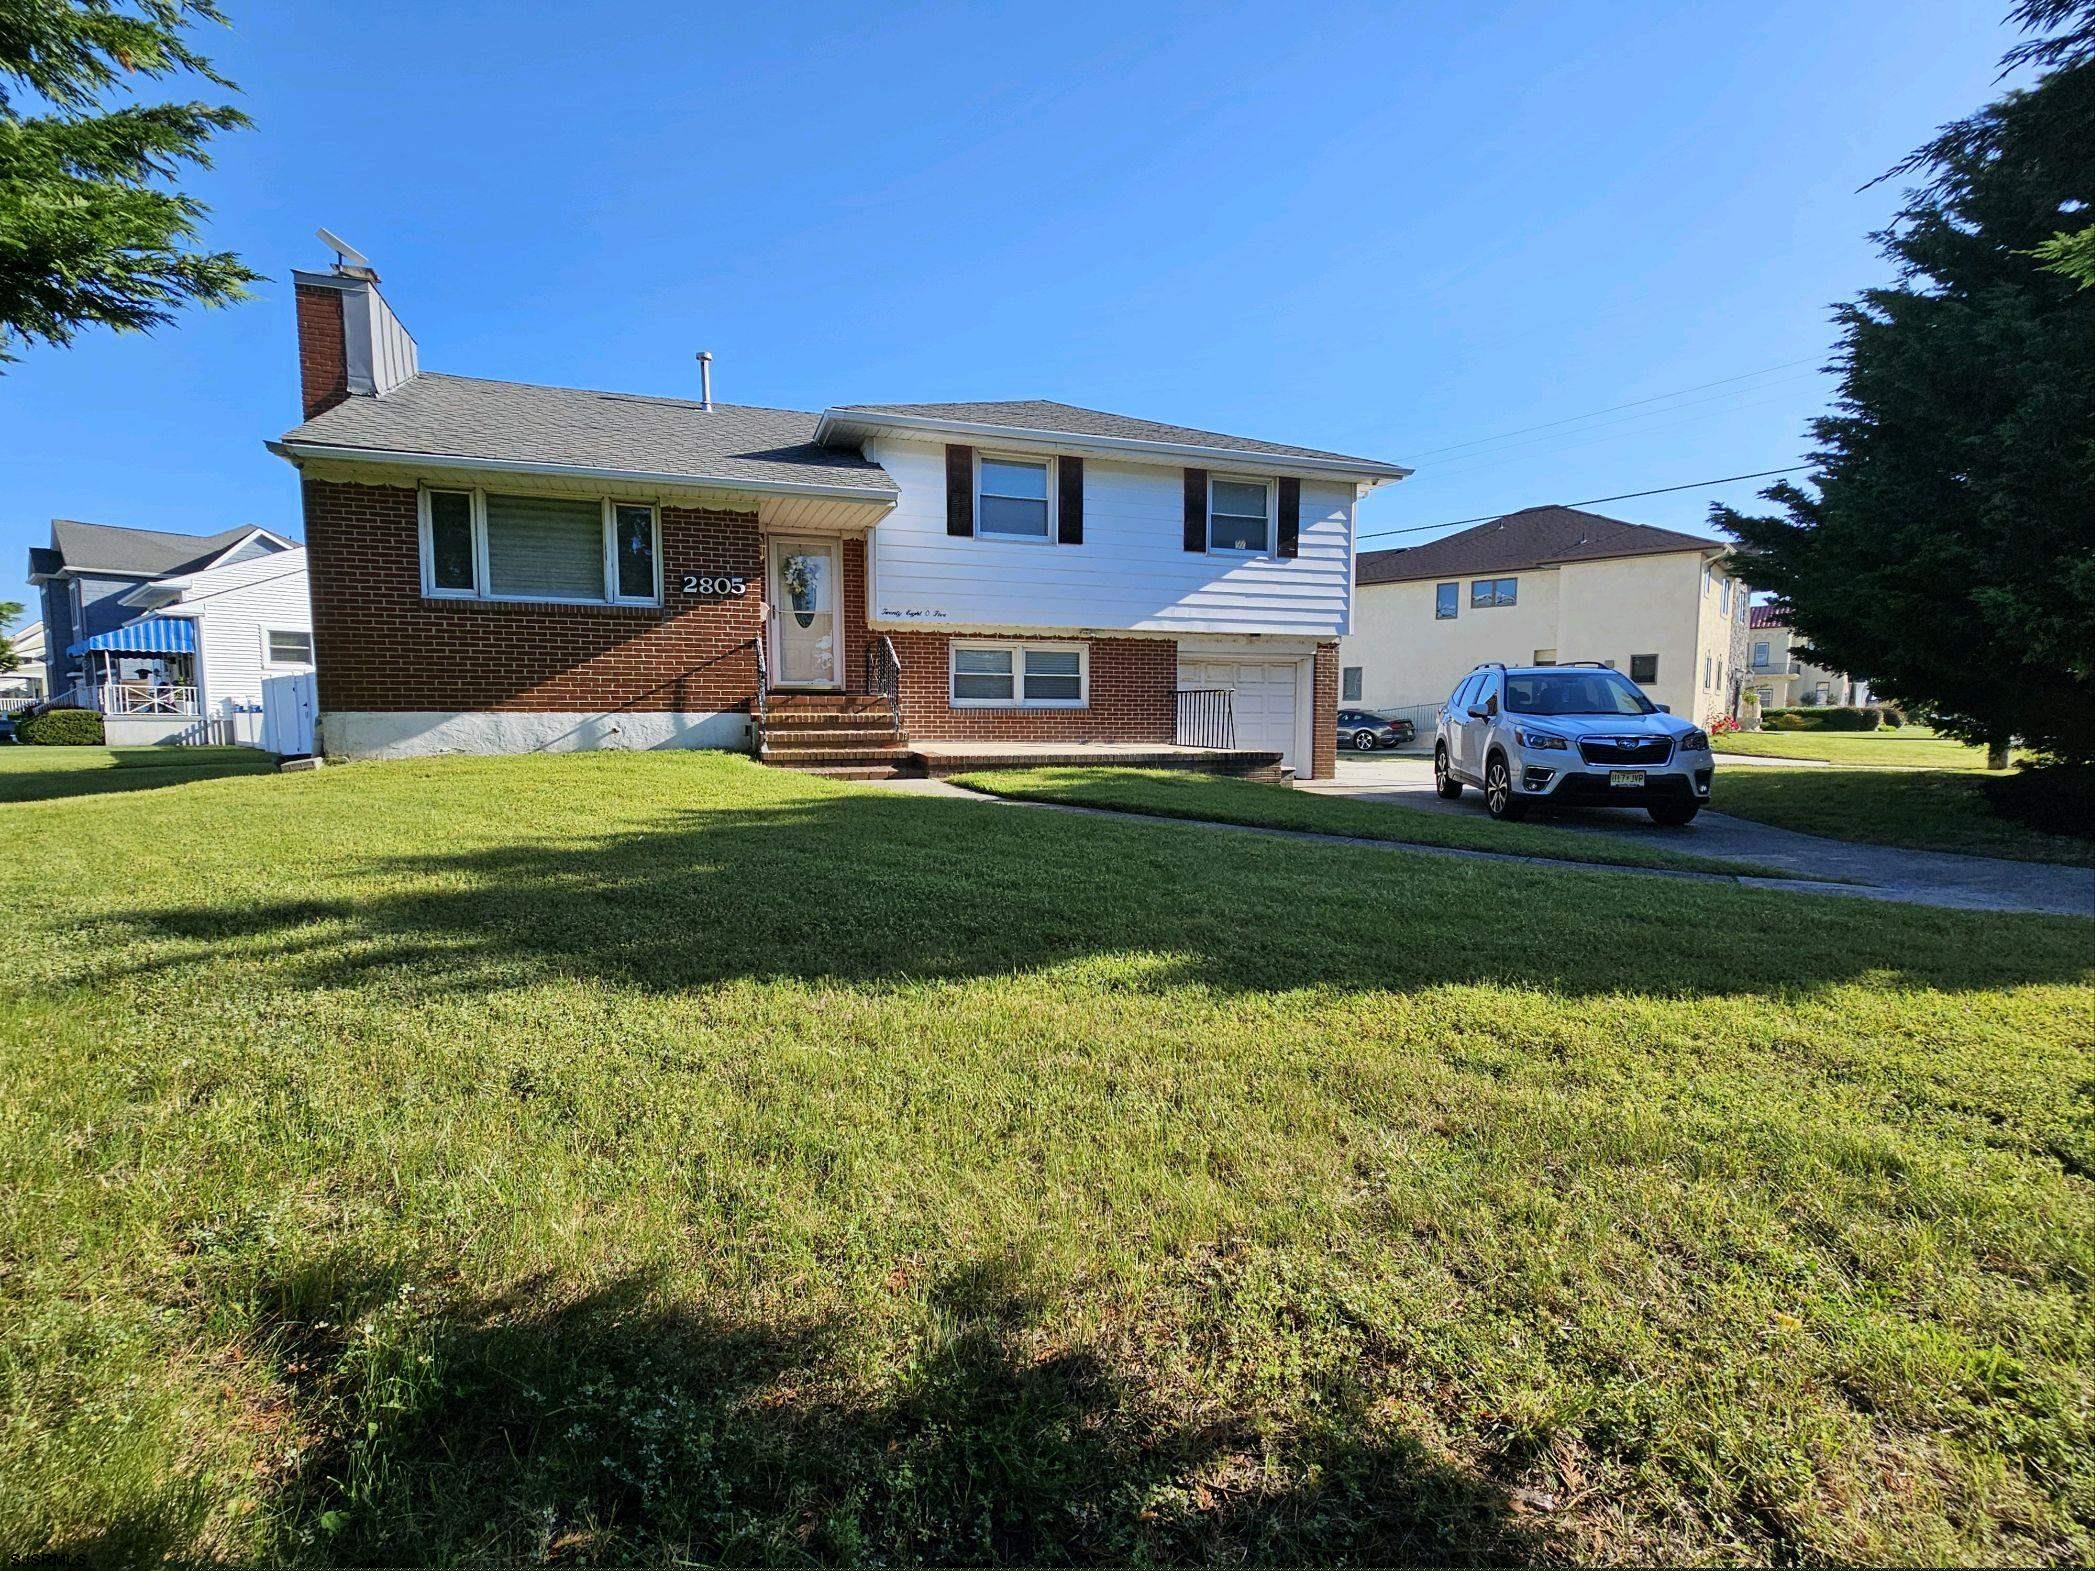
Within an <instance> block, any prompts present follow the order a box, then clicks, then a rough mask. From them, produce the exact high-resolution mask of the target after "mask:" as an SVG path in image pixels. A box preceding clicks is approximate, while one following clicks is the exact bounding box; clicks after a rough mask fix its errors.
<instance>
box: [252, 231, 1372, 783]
mask: <svg viewBox="0 0 2095 1571" xmlns="http://www.w3.org/2000/svg"><path fill="white" fill-rule="evenodd" d="M293 276H294V282H295V296H296V309H297V316H298V343H299V371H300V392H301V398H302V403H303V412H304V420H303V422H302V423H301V424H299V425H297V426H296V427H294V428H293V429H291V430H289V431H287V432H286V433H285V434H284V435H283V436H282V437H281V438H280V439H278V440H276V441H274V442H272V443H270V444H269V445H270V448H271V451H273V452H275V453H277V454H278V455H279V456H281V457H283V458H285V459H287V460H288V461H289V462H291V463H292V464H294V465H295V466H296V467H297V468H298V470H299V472H300V478H301V486H302V494H303V498H304V509H305V540H306V546H307V549H308V551H309V552H310V554H311V557H312V592H313V631H314V638H315V641H316V645H317V654H318V665H319V704H320V719H321V745H322V748H323V750H324V751H325V752H327V753H329V754H331V755H337V756H346V757H398V756H405V755H415V754H426V753H439V752H521V751H543V750H556V749H562V750H564V749H574V748H598V747H612V748H673V747H700V748H734V749H742V748H749V749H752V750H754V751H755V752H756V753H757V754H758V756H759V757H760V758H762V759H764V760H765V761H767V762H773V763H780V764H787V765H791V766H794V767H802V768H809V769H815V770H819V771H821V772H824V773H832V774H844V775H850V776H861V777H863V776H875V775H882V774H887V773H892V772H915V771H917V770H928V771H929V772H932V773H942V772H947V771H948V770H949V769H950V768H951V767H954V761H955V760H956V759H967V758H974V759H977V760H980V759H982V758H988V757H994V758H997V759H1001V760H1003V761H1010V760H1011V759H1012V758H1014V757H1016V756H1018V755H1020V754H1021V753H1023V754H1025V755H1026V756H1028V757H1030V758H1033V759H1038V758H1041V757H1046V756H1062V755H1066V754H1072V753H1077V752H1079V751H1080V750H1083V749H1091V750H1093V751H1092V753H1091V754H1090V755H1088V756H1097V753H1098V751H1100V750H1115V756H1116V757H1118V758H1119V759H1120V760H1121V761H1124V762H1140V761H1148V760H1150V759H1151V758H1152V757H1154V758H1155V759H1157V760H1158V761H1167V759H1168V761H1177V762H1180V763H1185V764H1189V765H1191V766H1193V767H1210V768H1221V767H1235V766H1237V765H1241V766H1242V768H1241V769H1239V770H1238V772H1243V773H1258V772H1263V771H1267V770H1280V769H1292V770H1294V771H1295V772H1296V773H1298V774H1299V775H1303V776H1310V775H1316V774H1329V773H1330V772H1331V770H1332V767H1333V762H1332V761H1333V752H1334V735H1333V732H1332V729H1331V726H1330V724H1329V723H1328V716H1329V713H1330V711H1331V709H1332V708H1333V706H1334V705H1336V703H1337V702H1338V640H1339V638H1340V637H1341V636H1342V635H1343V634H1344V633H1345V632H1346V630H1347V624H1348V617H1349V615H1350V612H1351V607H1352V599H1353V519H1354V506H1355V503H1356V501H1357V499H1358V498H1359V497H1360V495H1361V494H1362V493H1363V492H1364V491H1365V490H1367V489H1368V488H1369V487H1372V486H1375V485H1379V484H1382V483H1384V482H1386V481H1390V480H1396V479H1400V478H1402V477H1403V476H1404V475H1405V474H1407V473H1409V471H1408V470H1406V469H1404V468H1403V467H1402V466H1400V465H1396V464H1391V463H1386V462H1382V461H1380V460H1376V459H1368V458H1354V457H1349V456H1346V455H1344V454H1340V453H1333V452H1326V451H1323V450H1321V449H1316V448H1308V447H1297V446H1292V445H1288V444H1284V443H1276V442H1268V441H1262V440H1256V439H1253V438H1248V437H1239V436H1227V435H1222V434H1219V433H1216V432H1210V431H1202V430H1195V429H1190V428H1187V427H1184V426H1176V425H1168V424H1164V423H1161V422H1158V421H1152V420H1141V419H1134V418H1130V417H1127V416H1123V415H1115V414H1108V413H1105V412H1102V411H1099V410H1094V409H1085V408H1079V407H1076V406H1073V405H1069V404H1062V403H1055V402H1049V401H1045V400H1013V401H1001V402H974V403H906V404H905V403H883V404H869V403H854V404H836V405H832V406H831V407H829V408H828V409H825V410H821V411H801V410H790V409H773V408H763V407H757V406H752V405H746V404H727V403H715V402H714V401H713V399H712V397H711V370H712V368H711V365H710V361H709V360H708V359H707V358H706V357H701V366H702V371H701V378H702V379H701V385H700V387H699V388H698V389H696V391H698V392H699V394H700V396H699V397H698V398H696V399H690V398H664V397H650V396H642V395H637V394H628V393H616V392H594V391H588V390H583V389H575V388H561V387H545V386H538V385H534V384H526V383H518V382H497V381H487V380H483V379H480V378H475V377H466V376H453V375H441V374H438V373H435V372H429V371H424V370H422V369H421V368H420V352H419V350H418V348H417V346H416V344H415V341H414V340H413V338H411V337H410V336H409V335H408V333H407V331H406V329H405V328H404V327H403V326H402V325H401V323H400V321H399V319H398V318H397V317H396V316H395V315H394V314H393V311H392V310H391V308H390V307H389V305H388V304H387V302H386V300H385V299H384V298H383V297H382V296H381V295H380V293H379V289H378V278H377V275H376V274H375V273H373V272H372V271H371V270H370V269H369V268H368V267H366V266H362V265H355V266H352V265H348V264H346V263H337V265H336V266H335V268H334V270H333V271H332V272H327V273H312V272H299V273H296V274H294V275H293Z"/></svg>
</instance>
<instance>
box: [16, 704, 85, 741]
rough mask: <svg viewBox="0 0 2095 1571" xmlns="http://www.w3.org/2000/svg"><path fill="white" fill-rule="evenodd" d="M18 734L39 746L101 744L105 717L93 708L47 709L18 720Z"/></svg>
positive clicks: (24, 739)
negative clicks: (103, 718)
mask: <svg viewBox="0 0 2095 1571" xmlns="http://www.w3.org/2000/svg"><path fill="white" fill-rule="evenodd" d="M15 735H16V736H18V737H20V738H21V739H22V740H23V741H25V742H28V743H30V744H32V745H33V746H37V747H100V746H101V745H102V717H101V716H100V715H98V714H96V713H95V711H94V710H92V709H47V710H45V711H44V712H43V713H42V714H40V715H32V716H30V717H29V718H28V719H27V720H19V721H17V722H16V723H15Z"/></svg>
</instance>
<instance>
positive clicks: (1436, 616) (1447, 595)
mask: <svg viewBox="0 0 2095 1571" xmlns="http://www.w3.org/2000/svg"><path fill="white" fill-rule="evenodd" d="M1461 599H1462V586H1461V585H1460V584H1435V585H1434V586H1433V620H1434V621H1436V622H1452V621H1454V620H1455V612H1456V611H1457V610H1458V609H1459V607H1460V602H1461Z"/></svg>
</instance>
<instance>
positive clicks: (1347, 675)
mask: <svg viewBox="0 0 2095 1571" xmlns="http://www.w3.org/2000/svg"><path fill="white" fill-rule="evenodd" d="M1338 698H1339V702H1340V703H1342V704H1357V703H1359V702H1360V667H1359V666H1357V665H1349V666H1346V667H1343V668H1342V669H1341V670H1340V671H1339V674H1338Z"/></svg>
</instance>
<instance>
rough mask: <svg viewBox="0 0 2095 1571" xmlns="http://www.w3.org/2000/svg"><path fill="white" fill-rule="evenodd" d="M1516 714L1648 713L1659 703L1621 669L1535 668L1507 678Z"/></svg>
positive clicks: (1509, 702) (1508, 697) (1508, 702)
mask: <svg viewBox="0 0 2095 1571" xmlns="http://www.w3.org/2000/svg"><path fill="white" fill-rule="evenodd" d="M1506 708H1507V710H1508V711H1509V712H1511V713H1513V714H1516V715H1648V714H1652V713H1655V712H1656V710H1657V706H1656V705H1655V704H1653V703H1652V701H1651V700H1650V699H1648V698H1646V697H1645V696H1644V695H1643V694H1642V693H1640V692H1638V691H1637V689H1636V687H1635V685H1634V684H1632V683H1631V682H1630V681H1629V680H1628V679H1627V678H1626V677H1624V676H1623V675H1622V674H1621V673H1620V672H1618V671H1607V670H1592V671H1562V670H1559V671H1532V672H1524V673H1522V674H1521V675H1518V676H1510V675H1509V676H1508V677H1507V678H1506Z"/></svg>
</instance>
